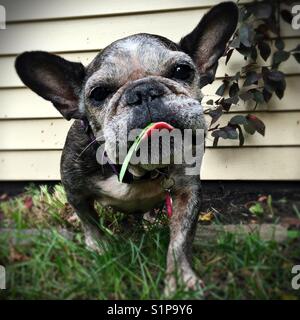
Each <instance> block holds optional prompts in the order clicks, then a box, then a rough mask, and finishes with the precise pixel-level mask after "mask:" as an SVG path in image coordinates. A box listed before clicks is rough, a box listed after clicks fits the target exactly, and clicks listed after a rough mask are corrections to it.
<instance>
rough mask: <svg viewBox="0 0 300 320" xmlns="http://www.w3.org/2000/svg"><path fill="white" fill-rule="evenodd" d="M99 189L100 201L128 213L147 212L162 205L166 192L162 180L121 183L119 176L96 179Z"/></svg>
mask: <svg viewBox="0 0 300 320" xmlns="http://www.w3.org/2000/svg"><path fill="white" fill-rule="evenodd" d="M94 183H96V187H97V190H99V194H98V196H99V198H98V200H99V202H100V203H101V204H102V205H103V206H111V207H113V208H115V209H117V210H120V211H123V212H126V213H137V212H141V213H142V212H146V211H149V210H151V209H153V208H155V207H156V206H158V205H160V204H161V203H162V202H163V200H164V195H165V192H164V190H163V189H162V187H161V180H160V179H155V180H146V181H139V182H135V183H132V184H126V183H120V182H119V181H118V178H117V176H115V175H114V176H111V177H109V178H108V179H105V180H101V181H94Z"/></svg>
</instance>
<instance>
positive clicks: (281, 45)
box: [275, 38, 284, 50]
mask: <svg viewBox="0 0 300 320" xmlns="http://www.w3.org/2000/svg"><path fill="white" fill-rule="evenodd" d="M275 47H276V48H277V49H278V50H283V49H284V41H283V40H282V39H279V38H278V39H276V40H275Z"/></svg>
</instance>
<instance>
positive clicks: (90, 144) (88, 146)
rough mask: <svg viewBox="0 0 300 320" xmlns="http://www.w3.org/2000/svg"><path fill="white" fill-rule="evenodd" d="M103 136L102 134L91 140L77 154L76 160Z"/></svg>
mask: <svg viewBox="0 0 300 320" xmlns="http://www.w3.org/2000/svg"><path fill="white" fill-rule="evenodd" d="M102 138H103V135H102V136H99V137H96V138H95V139H94V140H92V141H91V142H90V143H89V144H88V145H87V146H86V147H85V148H84V149H83V150H82V151H81V152H80V154H79V155H78V157H77V160H78V159H79V158H80V157H81V156H82V155H83V154H84V153H85V152H86V151H87V150H88V149H89V148H90V147H91V146H92V145H94V144H95V143H96V142H98V141H99V140H101V139H102Z"/></svg>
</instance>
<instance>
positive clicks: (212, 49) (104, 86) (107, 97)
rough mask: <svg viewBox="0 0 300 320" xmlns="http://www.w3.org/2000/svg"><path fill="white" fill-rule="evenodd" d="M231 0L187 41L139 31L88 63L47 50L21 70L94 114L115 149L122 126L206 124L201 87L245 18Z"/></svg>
mask: <svg viewBox="0 0 300 320" xmlns="http://www.w3.org/2000/svg"><path fill="white" fill-rule="evenodd" d="M237 17H238V13H237V7H236V5H235V4H233V3H231V2H226V3H222V4H220V5H218V6H215V7H214V8H213V9H211V10H210V11H209V13H208V14H206V15H205V16H204V18H203V19H202V20H201V21H200V23H199V24H198V25H197V27H196V28H195V29H194V30H193V31H192V32H191V33H190V34H188V35H187V36H185V37H184V38H182V39H181V41H180V43H179V44H175V43H174V42H172V41H170V40H168V39H166V38H163V37H160V36H155V35H150V34H137V35H133V36H129V37H127V38H125V39H121V40H119V41H116V42H114V43H112V44H111V45H109V46H108V47H107V48H105V49H104V50H103V51H102V52H101V53H99V54H98V56H97V57H96V58H95V59H94V60H93V61H92V63H91V64H90V65H89V66H87V67H86V68H84V67H83V66H82V65H81V64H80V63H73V62H69V61H66V60H64V59H62V58H60V57H57V56H54V55H51V54H49V53H45V52H28V53H24V54H22V55H20V56H19V57H18V58H17V61H16V69H17V72H18V74H19V76H20V77H21V79H22V80H23V82H24V83H25V84H26V85H27V86H29V87H30V88H31V89H32V90H33V91H35V92H36V93H38V94H39V95H41V96H42V97H44V98H45V99H47V100H50V101H52V103H53V104H54V105H55V107H56V108H57V109H58V110H59V111H60V112H61V113H62V115H63V116H64V117H65V118H67V119H71V118H75V119H81V118H87V119H88V121H89V123H90V125H91V127H92V129H93V131H94V134H95V136H96V137H97V136H99V135H101V134H102V133H104V137H105V141H106V150H107V152H108V154H109V153H110V148H112V147H113V146H112V144H113V138H114V136H118V134H119V132H120V129H122V128H124V127H126V128H127V129H126V130H127V131H128V132H129V131H130V130H132V129H136V128H144V127H146V126H147V124H149V123H151V122H159V121H164V122H167V123H169V124H171V125H172V126H174V127H175V128H178V129H187V128H189V129H204V128H205V122H204V117H203V112H202V108H201V105H200V99H201V93H200V88H201V87H203V86H204V85H205V84H207V83H211V82H212V81H213V79H214V75H215V71H216V68H217V65H218V59H219V58H220V56H222V54H223V53H224V50H225V48H226V44H227V42H228V40H229V38H230V37H231V35H232V33H233V32H234V30H235V28H236V24H237Z"/></svg>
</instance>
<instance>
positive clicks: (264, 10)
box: [249, 3, 272, 19]
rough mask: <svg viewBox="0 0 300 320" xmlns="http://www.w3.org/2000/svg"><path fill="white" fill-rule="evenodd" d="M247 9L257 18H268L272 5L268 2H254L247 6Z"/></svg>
mask: <svg viewBox="0 0 300 320" xmlns="http://www.w3.org/2000/svg"><path fill="white" fill-rule="evenodd" d="M249 11H250V12H251V13H252V14H253V15H254V16H255V17H256V18H257V19H268V18H270V16H271V14H272V6H271V4H270V3H255V4H252V6H251V7H250V8H249Z"/></svg>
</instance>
